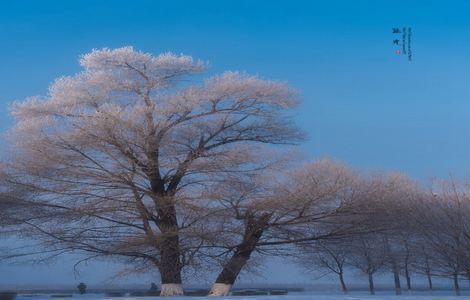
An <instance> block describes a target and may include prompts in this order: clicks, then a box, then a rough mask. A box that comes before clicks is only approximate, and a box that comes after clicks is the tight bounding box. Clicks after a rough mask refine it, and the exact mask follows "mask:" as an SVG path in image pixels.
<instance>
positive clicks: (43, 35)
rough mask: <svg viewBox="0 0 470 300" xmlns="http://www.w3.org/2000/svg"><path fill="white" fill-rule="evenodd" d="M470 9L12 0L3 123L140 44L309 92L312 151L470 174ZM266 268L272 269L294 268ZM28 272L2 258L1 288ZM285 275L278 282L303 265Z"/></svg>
mask: <svg viewBox="0 0 470 300" xmlns="http://www.w3.org/2000/svg"><path fill="white" fill-rule="evenodd" d="M469 15H470V1H444V0H442V1H431V0H429V1H419V0H414V1H404V0H402V1H398V0H395V1H388V0H384V1H373V0H369V1H364V0H362V1H360V0H359V1H358V0H356V1H353V0H351V1H335V0H333V1H295V0H290V1H287V0H286V1H240V0H239V1H198V2H196V1H194V2H190V1H169V0H168V1H142V0H134V1H130V0H129V1H78V0H75V1H50V0H43V1H32V0H31V1H12V0H4V1H2V2H0V43H1V47H0V60H1V64H0V66H1V67H0V130H2V131H4V130H6V129H7V128H8V127H9V126H11V121H10V120H9V118H8V112H7V107H8V103H9V102H11V101H13V100H19V99H23V98H24V97H26V96H31V95H38V94H42V95H44V94H45V93H46V92H47V87H48V85H49V84H50V83H51V82H52V81H53V80H54V78H56V77H58V76H61V75H70V74H73V73H75V72H77V71H79V66H78V56H79V55H80V54H83V53H86V52H88V51H90V50H91V49H93V48H101V47H111V48H113V47H121V46H126V45H132V46H134V47H135V48H137V49H139V50H142V51H146V52H151V53H155V54H157V53H159V52H163V51H173V52H176V53H184V54H189V55H192V56H193V57H195V58H199V59H202V60H205V61H208V62H209V63H210V65H211V69H210V72H220V71H223V70H240V71H246V72H248V73H254V74H258V75H260V76H261V77H263V78H268V79H277V80H282V81H287V82H288V83H289V84H291V85H292V86H293V87H295V88H296V89H298V90H299V92H300V95H301V97H302V99H303V104H302V106H301V107H300V109H299V110H298V112H297V114H298V118H297V120H298V122H299V124H300V126H301V127H302V128H303V129H304V130H306V131H307V132H308V134H309V137H310V139H309V140H308V142H306V143H305V144H304V145H303V146H302V147H303V149H304V150H305V152H306V153H307V156H308V157H309V158H312V159H314V158H318V157H322V156H330V157H333V158H337V159H340V160H343V161H345V162H346V163H348V164H350V165H352V166H354V167H358V168H364V169H385V170H394V171H401V172H406V173H408V174H410V175H411V176H413V177H416V178H419V179H423V180H425V179H427V178H429V177H444V176H447V175H448V174H449V173H453V174H456V175H458V176H467V175H468V173H469V172H468V171H469V170H470V122H468V120H469V116H470V38H469V37H470V18H469V17H468V16H469ZM397 26H398V27H402V26H410V27H411V28H412V32H413V35H412V50H413V60H412V61H411V62H409V61H407V60H406V58H405V56H398V55H396V54H395V53H394V51H395V49H396V46H394V45H393V43H392V40H393V37H394V36H393V34H392V28H393V27H397ZM62 263H63V265H62V266H58V264H55V265H54V266H53V267H51V269H50V272H51V273H50V274H51V279H53V280H56V281H57V282H64V283H67V282H75V279H74V278H73V276H72V275H71V274H72V272H71V271H69V269H70V266H71V265H72V263H69V261H68V260H65V261H64V262H62ZM268 265H269V266H268V272H269V270H271V271H272V270H274V271H279V270H280V269H281V268H282V267H283V266H284V265H283V264H280V263H271V264H268ZM91 269H92V268H91V267H89V269H88V270H91ZM103 269H104V270H105V271H101V272H94V271H87V270H86V269H84V271H83V274H85V275H83V277H82V279H83V278H84V279H83V280H85V279H87V278H89V279H90V280H92V279H96V278H100V279H101V278H105V277H106V276H107V274H108V273H107V271H106V270H107V268H103ZM25 270H27V268H26V267H21V266H5V265H0V283H1V282H2V281H3V282H7V283H13V282H17V281H18V279H19V278H20V277H22V278H23V279H24V280H26V281H28V282H32V283H33V282H43V281H44V280H45V279H44V276H41V274H43V272H45V270H47V269H46V268H45V267H37V268H36V269H35V270H36V271H28V272H27V273H28V274H30V275H28V276H29V277H28V276H26V275H25V272H26V271H25ZM38 270H39V271H38ZM48 272H49V271H48ZM87 272H88V273H87ZM7 273H8V274H10V275H9V276H7ZM273 273H279V272H273ZM15 274H16V275H15ZM87 274H88V275H87ZM283 274H287V275H282V276H281V275H279V276H280V277H279V278H278V281H281V280H283V278H287V276H289V278H293V274H294V275H295V274H297V273H296V271H295V270H293V269H289V270H288V271H286V272H285V273H283ZM15 276H16V277H15ZM87 276H88V277H87ZM283 276H284V277H283ZM294 277H295V276H294ZM48 279H49V278H48Z"/></svg>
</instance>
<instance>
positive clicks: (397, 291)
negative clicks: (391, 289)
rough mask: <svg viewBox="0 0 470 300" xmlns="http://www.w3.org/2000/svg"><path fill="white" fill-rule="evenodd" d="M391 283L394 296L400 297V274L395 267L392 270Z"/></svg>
mask: <svg viewBox="0 0 470 300" xmlns="http://www.w3.org/2000/svg"><path fill="white" fill-rule="evenodd" d="M393 281H394V283H395V294H396V295H401V284H400V274H399V273H398V270H397V268H396V267H394V268H393Z"/></svg>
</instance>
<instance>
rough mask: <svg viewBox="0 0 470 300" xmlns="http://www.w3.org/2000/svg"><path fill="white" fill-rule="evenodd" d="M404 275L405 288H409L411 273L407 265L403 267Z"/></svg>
mask: <svg viewBox="0 0 470 300" xmlns="http://www.w3.org/2000/svg"><path fill="white" fill-rule="evenodd" d="M405 277H406V288H407V289H408V290H411V275H410V271H409V270H408V267H406V268H405Z"/></svg>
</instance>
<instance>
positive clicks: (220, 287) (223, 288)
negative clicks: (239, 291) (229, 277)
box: [209, 283, 232, 296]
mask: <svg viewBox="0 0 470 300" xmlns="http://www.w3.org/2000/svg"><path fill="white" fill-rule="evenodd" d="M231 289H232V285H231V284H226V283H214V285H213V286H212V288H211V290H210V292H209V296H228V294H229V293H230V290H231Z"/></svg>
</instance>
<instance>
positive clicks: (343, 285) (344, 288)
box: [338, 272, 348, 294]
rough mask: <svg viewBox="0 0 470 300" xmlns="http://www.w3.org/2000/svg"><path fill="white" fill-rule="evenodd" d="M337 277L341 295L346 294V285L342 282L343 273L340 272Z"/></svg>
mask: <svg viewBox="0 0 470 300" xmlns="http://www.w3.org/2000/svg"><path fill="white" fill-rule="evenodd" d="M338 276H339V282H341V290H342V291H343V294H347V293H348V288H347V287H346V283H345V282H344V276H343V272H340V273H339V274H338Z"/></svg>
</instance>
